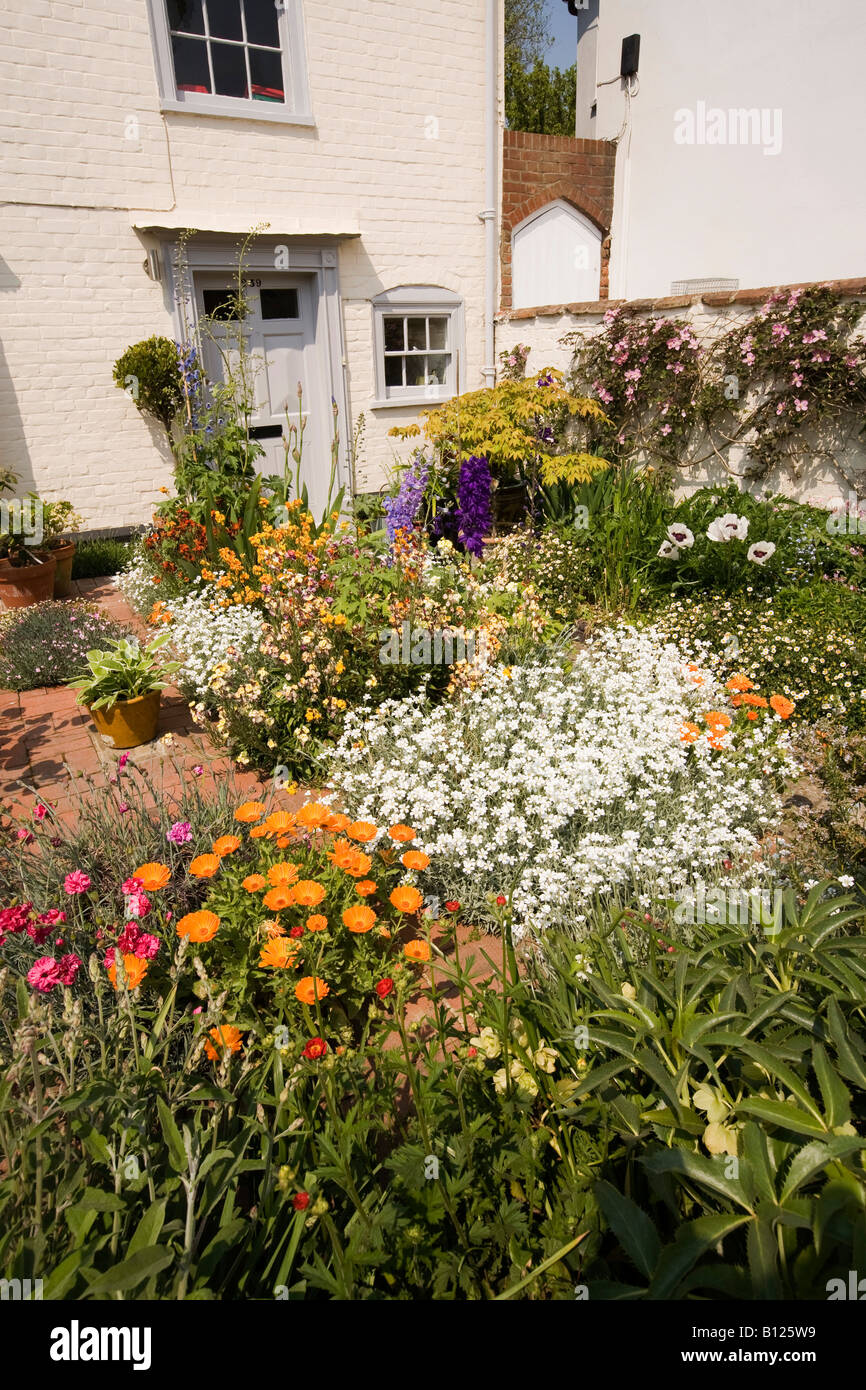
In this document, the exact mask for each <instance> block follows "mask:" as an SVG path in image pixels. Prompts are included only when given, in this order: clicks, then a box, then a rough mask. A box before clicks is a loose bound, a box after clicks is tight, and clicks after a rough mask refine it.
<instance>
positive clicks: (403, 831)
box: [388, 825, 415, 844]
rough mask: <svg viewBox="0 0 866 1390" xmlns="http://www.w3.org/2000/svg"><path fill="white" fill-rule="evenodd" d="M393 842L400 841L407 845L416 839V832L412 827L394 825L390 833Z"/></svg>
mask: <svg viewBox="0 0 866 1390" xmlns="http://www.w3.org/2000/svg"><path fill="white" fill-rule="evenodd" d="M388 834H389V835H390V836H391V839H392V840H398V841H400V842H401V843H402V844H405V843H406V842H407V841H409V840H414V839H415V831H414V830H413V829H412V827H411V825H392V826H391V828H390V829H389V831H388Z"/></svg>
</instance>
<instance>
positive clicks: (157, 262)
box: [144, 250, 162, 284]
mask: <svg viewBox="0 0 866 1390" xmlns="http://www.w3.org/2000/svg"><path fill="white" fill-rule="evenodd" d="M144 268H145V270H146V271H147V273H148V275H149V276H150V278H151V280H155V281H156V283H157V284H160V282H161V281H162V260H161V258H160V254H159V252H158V251H155V250H154V251H148V253H147V260H146V261H145V263H144Z"/></svg>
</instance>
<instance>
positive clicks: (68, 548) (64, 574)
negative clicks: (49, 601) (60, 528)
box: [51, 541, 75, 598]
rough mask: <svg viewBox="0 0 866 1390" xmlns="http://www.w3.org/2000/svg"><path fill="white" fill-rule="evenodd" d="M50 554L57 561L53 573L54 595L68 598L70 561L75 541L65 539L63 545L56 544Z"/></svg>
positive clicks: (69, 591) (73, 552)
mask: <svg viewBox="0 0 866 1390" xmlns="http://www.w3.org/2000/svg"><path fill="white" fill-rule="evenodd" d="M51 554H52V555H53V556H54V558H55V560H56V561H57V571H56V573H55V575H54V597H55V598H69V595H70V594H71V593H72V562H73V560H74V559H75V541H67V542H66V544H65V545H57V546H55V547H54V549H53V550H52V552H51Z"/></svg>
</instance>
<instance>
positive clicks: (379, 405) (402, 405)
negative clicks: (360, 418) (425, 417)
mask: <svg viewBox="0 0 866 1390" xmlns="http://www.w3.org/2000/svg"><path fill="white" fill-rule="evenodd" d="M452 399H453V396H435V397H433V398H432V399H431V397H430V396H411V397H409V396H404V397H403V399H402V400H387V401H371V402H370V405H369V409H370V410H418V409H419V408H421V407H424V408H426V407H428V406H429V408H430V409H431V410H432V409H435V407H436V406H437V405H445V404H446V402H447V401H450V400H452Z"/></svg>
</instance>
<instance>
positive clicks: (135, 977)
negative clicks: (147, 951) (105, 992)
mask: <svg viewBox="0 0 866 1390" xmlns="http://www.w3.org/2000/svg"><path fill="white" fill-rule="evenodd" d="M147 964H148V963H147V961H146V960H142V959H141V957H140V956H133V955H128V956H124V957H123V969H124V971H125V973H126V984H127V988H128V989H138V986H139V985H140V984H141V982H142V980H143V979H144V977H145V975H146V974H147ZM108 978H109V980H110V981H111V983H112V984H113V985H114V988H115V989H117V988H118V984H117V965H116V963H115V962H114V961H112V962H111V965H110V966H109V967H108Z"/></svg>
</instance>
